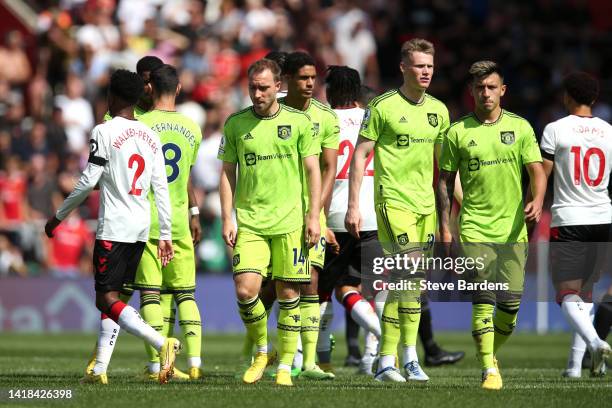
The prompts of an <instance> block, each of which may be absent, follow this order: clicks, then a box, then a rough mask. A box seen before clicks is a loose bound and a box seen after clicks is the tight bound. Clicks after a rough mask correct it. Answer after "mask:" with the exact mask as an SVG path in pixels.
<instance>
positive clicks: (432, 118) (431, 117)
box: [427, 113, 438, 127]
mask: <svg viewBox="0 0 612 408" xmlns="http://www.w3.org/2000/svg"><path fill="white" fill-rule="evenodd" d="M427 121H428V122H429V124H430V125H431V126H432V127H436V126H438V115H436V114H435V113H428V114H427Z"/></svg>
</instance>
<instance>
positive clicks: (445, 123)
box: [435, 107, 450, 144]
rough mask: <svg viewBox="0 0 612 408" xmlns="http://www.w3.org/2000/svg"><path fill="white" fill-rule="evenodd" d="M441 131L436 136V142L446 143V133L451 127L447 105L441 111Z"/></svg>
mask: <svg viewBox="0 0 612 408" xmlns="http://www.w3.org/2000/svg"><path fill="white" fill-rule="evenodd" d="M440 117H441V118H440V132H439V133H438V136H436V141H435V143H436V144H443V143H444V139H445V137H446V133H447V132H448V129H449V128H450V116H449V114H448V109H446V107H444V108H443V109H442V110H441V112H440Z"/></svg>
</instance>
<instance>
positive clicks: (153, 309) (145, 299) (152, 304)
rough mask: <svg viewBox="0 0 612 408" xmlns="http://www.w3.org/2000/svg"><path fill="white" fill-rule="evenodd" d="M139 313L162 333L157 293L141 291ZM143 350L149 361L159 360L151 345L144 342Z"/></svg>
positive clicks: (161, 318) (162, 325) (162, 323)
mask: <svg viewBox="0 0 612 408" xmlns="http://www.w3.org/2000/svg"><path fill="white" fill-rule="evenodd" d="M140 315H141V316H142V318H143V319H144V321H145V322H147V323H148V324H149V326H151V327H152V328H154V329H155V330H157V331H158V332H159V333H162V330H163V327H164V320H163V317H162V309H161V306H160V296H159V293H141V295H140ZM145 350H146V352H147V356H148V357H149V361H150V362H152V363H154V362H158V361H159V355H158V352H157V350H156V349H155V348H154V347H153V346H151V345H149V344H148V343H145Z"/></svg>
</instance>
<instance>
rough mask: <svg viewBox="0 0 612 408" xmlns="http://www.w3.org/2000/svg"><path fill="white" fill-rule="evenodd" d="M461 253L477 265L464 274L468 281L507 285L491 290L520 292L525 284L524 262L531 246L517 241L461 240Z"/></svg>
mask: <svg viewBox="0 0 612 408" xmlns="http://www.w3.org/2000/svg"><path fill="white" fill-rule="evenodd" d="M461 248H462V256H463V257H464V258H465V259H466V260H467V259H472V260H473V261H471V262H470V263H472V264H475V265H476V267H475V268H474V269H472V270H471V271H469V272H466V273H465V274H464V277H461V276H460V277H459V279H465V280H466V281H468V282H475V283H480V282H485V281H486V282H488V283H498V284H502V285H504V288H503V289H502V288H501V287H499V286H497V287H496V290H492V292H507V293H510V294H515V295H520V294H522V293H523V286H524V283H525V265H526V263H527V253H528V252H529V245H528V243H527V242H518V243H507V244H501V243H472V242H469V243H467V242H462V244H461Z"/></svg>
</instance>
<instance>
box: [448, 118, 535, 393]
mask: <svg viewBox="0 0 612 408" xmlns="http://www.w3.org/2000/svg"><path fill="white" fill-rule="evenodd" d="M541 161H542V157H541V154H540V149H539V147H538V143H537V141H536V138H535V133H534V131H533V129H532V127H531V125H530V124H529V123H528V122H527V121H526V120H525V119H523V118H521V117H520V116H517V115H515V114H513V113H510V112H507V111H505V110H502V111H501V112H500V116H499V118H498V119H497V120H496V121H495V122H492V123H483V122H481V121H480V120H479V119H478V117H476V115H475V114H473V113H472V114H470V115H467V116H465V117H463V118H462V119H460V120H459V121H458V122H456V123H454V124H453V125H452V126H451V128H450V129H449V131H448V134H447V137H446V141H445V143H444V146H443V148H442V155H441V159H440V169H441V170H445V171H451V172H454V171H459V176H460V179H461V186H462V188H463V203H462V207H461V213H460V217H459V218H460V221H459V227H460V231H461V232H460V240H461V243H462V250H463V254H462V255H463V256H465V257H466V258H472V259H477V258H480V259H481V260H482V261H483V262H482V268H481V269H478V268H476V270H475V271H472V273H471V274H470V276H467V277H466V278H467V279H469V280H471V281H472V282H474V283H476V284H481V285H482V284H488V283H491V284H499V285H500V286H495V287H494V288H495V289H496V290H495V291H494V290H490V289H489V288H490V286H483V287H480V286H478V287H477V289H476V290H474V291H473V292H472V302H473V303H474V304H473V308H472V336H473V337H474V339H475V342H476V348H477V352H478V356H479V359H480V361H481V366H482V369H483V371H484V372H485V373H486V374H487V375H488V372H489V371H488V370H497V367H496V361H495V358H494V355H495V353H496V352H497V350H498V349H499V348H500V347H501V346H502V345H503V344H504V343H505V342H506V340H507V339H508V338H509V337H510V335H511V334H512V331H513V330H514V327H515V326H516V322H517V314H518V309H519V306H520V299H521V294H522V292H523V285H524V279H525V263H526V261H527V250H528V248H527V228H526V226H525V218H524V209H523V199H522V197H523V191H522V185H521V177H522V170H523V166H524V165H526V164H529V163H535V162H541ZM501 285H503V286H501ZM495 305H497V308H496V309H497V310H496V311H495V312H494V310H495ZM483 384H484V382H483ZM500 386H501V383H500Z"/></svg>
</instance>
